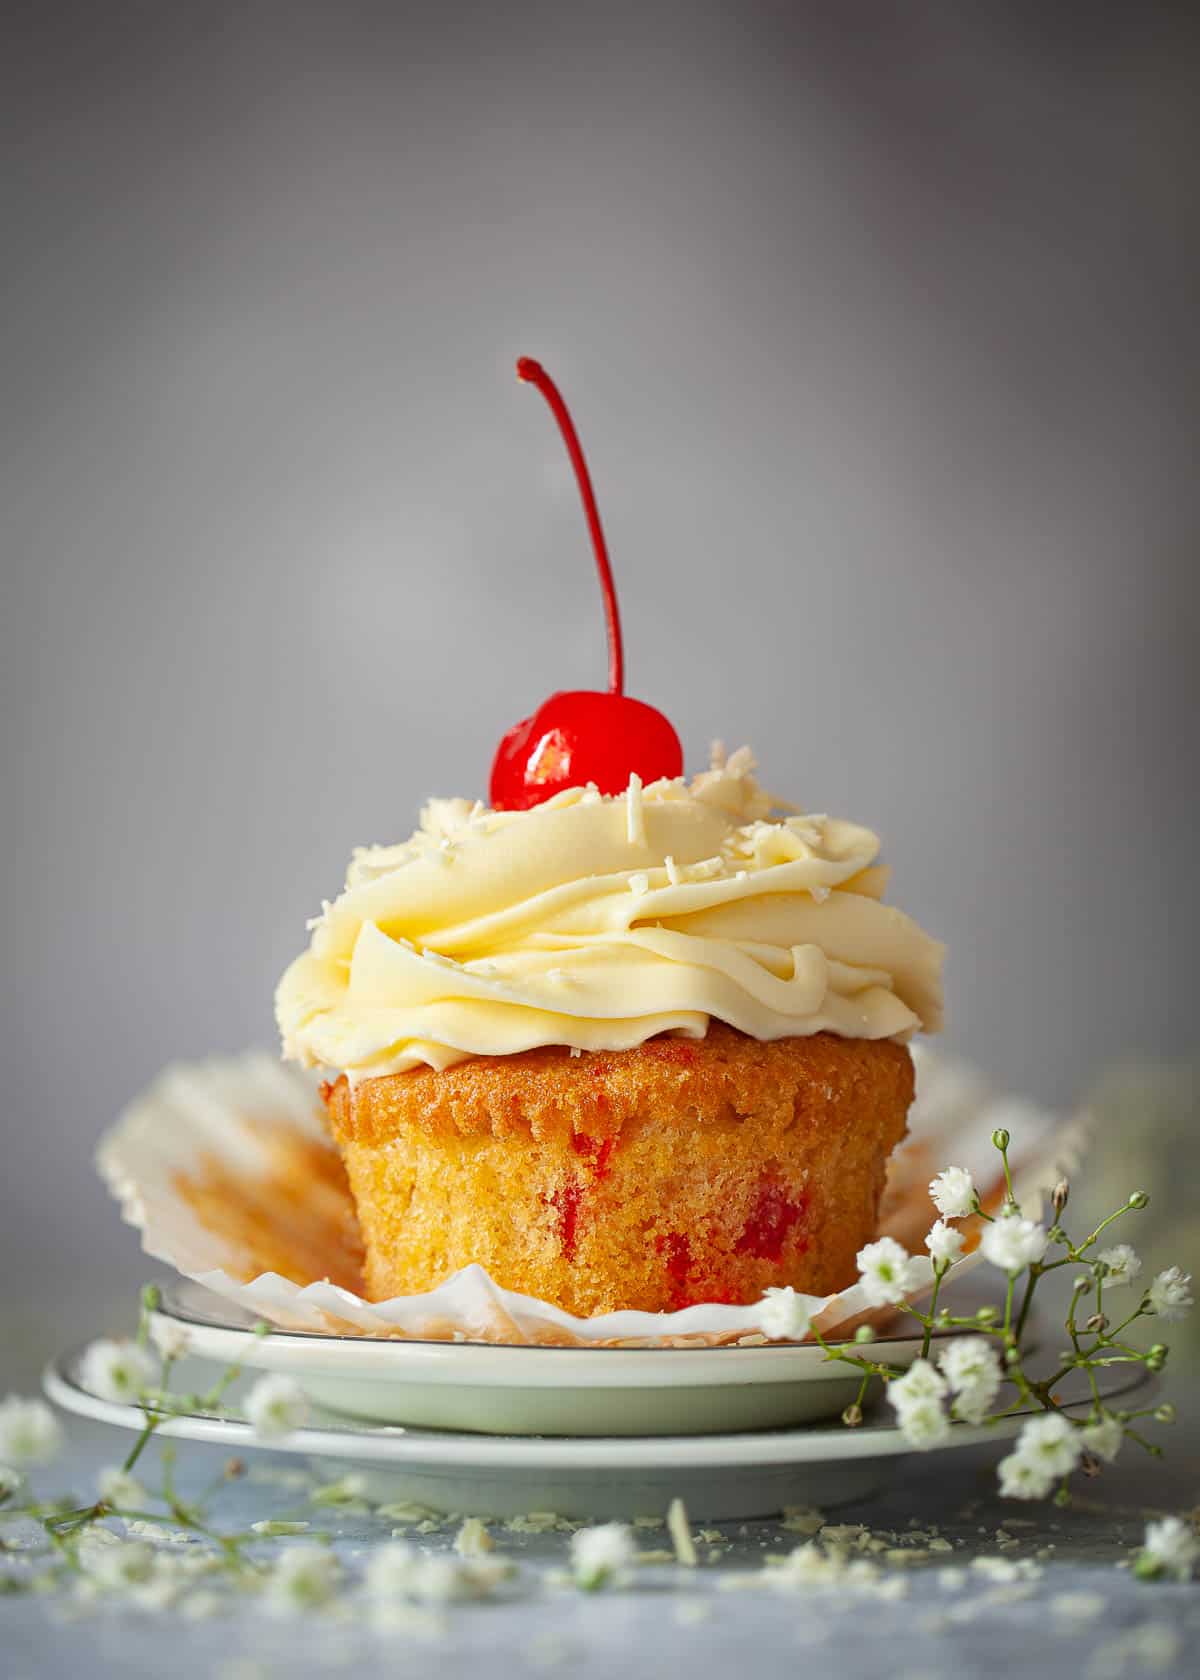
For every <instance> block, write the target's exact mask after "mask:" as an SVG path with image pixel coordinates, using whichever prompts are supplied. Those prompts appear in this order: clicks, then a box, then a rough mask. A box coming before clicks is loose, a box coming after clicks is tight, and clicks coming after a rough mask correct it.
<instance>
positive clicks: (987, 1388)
mask: <svg viewBox="0 0 1200 1680" xmlns="http://www.w3.org/2000/svg"><path fill="white" fill-rule="evenodd" d="M938 1364H939V1365H940V1366H941V1368H942V1375H943V1376H944V1377H945V1379H946V1381H947V1382H948V1383H949V1385H950V1388H951V1391H952V1392H953V1395H954V1415H955V1416H956V1417H960V1418H962V1419H963V1420H964V1421H965V1422H966V1423H982V1422H983V1420H984V1418H985V1417H986V1416H987V1415H988V1412H989V1411H990V1410H991V1408H992V1402H993V1400H994V1399H995V1398H996V1394H997V1392H998V1390H999V1388H1000V1382H1001V1370H1000V1358H999V1355H998V1354H997V1352H996V1349H995V1348H994V1347H993V1345H992V1343H991V1342H989V1341H988V1339H987V1337H986V1336H957V1337H956V1338H955V1339H954V1341H952V1342H950V1343H948V1344H947V1346H946V1347H944V1348H943V1349H942V1351H941V1353H940V1354H939V1355H938Z"/></svg>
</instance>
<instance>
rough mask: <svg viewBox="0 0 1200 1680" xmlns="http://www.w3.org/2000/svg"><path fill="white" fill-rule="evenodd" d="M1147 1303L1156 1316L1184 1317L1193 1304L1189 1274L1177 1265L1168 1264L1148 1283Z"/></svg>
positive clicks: (1168, 1317)
mask: <svg viewBox="0 0 1200 1680" xmlns="http://www.w3.org/2000/svg"><path fill="white" fill-rule="evenodd" d="M1147 1304H1148V1305H1149V1308H1150V1311H1151V1312H1152V1313H1154V1314H1155V1316H1156V1317H1158V1318H1165V1319H1173V1318H1183V1317H1185V1316H1186V1314H1187V1313H1189V1312H1190V1311H1191V1308H1192V1305H1193V1302H1192V1279H1191V1274H1190V1273H1189V1272H1183V1271H1180V1269H1179V1267H1178V1266H1168V1267H1167V1269H1166V1271H1165V1272H1159V1274H1158V1276H1157V1277H1156V1278H1155V1280H1154V1282H1153V1283H1152V1284H1151V1285H1150V1290H1149V1294H1148V1297H1147Z"/></svg>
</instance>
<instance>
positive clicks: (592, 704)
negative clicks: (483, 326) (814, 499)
mask: <svg viewBox="0 0 1200 1680" xmlns="http://www.w3.org/2000/svg"><path fill="white" fill-rule="evenodd" d="M517 377H518V379H523V380H527V381H528V382H529V383H530V384H531V385H536V386H537V388H538V390H539V391H540V392H541V393H542V395H543V396H544V397H545V399H546V401H547V402H548V403H549V404H550V408H551V410H552V412H553V414H554V418H555V419H556V420H557V421H558V425H559V430H560V431H561V432H562V435H563V441H564V443H565V444H566V446H567V454H568V455H569V456H570V457H571V465H572V466H573V467H574V469H575V477H576V479H577V480H578V482H579V494H580V496H581V497H582V498H583V510H584V513H585V514H586V515H587V522H588V529H589V531H590V532H591V535H592V548H593V551H594V552H595V556H596V569H597V571H598V572H599V573H600V588H601V591H602V593H603V595H604V612H605V618H606V620H607V624H608V693H607V694H601V693H594V692H591V691H589V690H581V689H571V690H568V691H566V692H564V693H561V694H552V695H551V696H550V698H549V700H545V701H543V702H542V704H541V705H540V706H539V707H538V709H537V711H536V712H534V714H533V716H532V717H527V718H522V720H521V722H520V723H518V724H515V725H514V726H513V728H512V729H510V730H509V732H508V734H507V735H505V737H504V739H503V740H502V741H501V743H500V745H499V747H498V749H497V751H496V758H495V761H494V763H493V765H492V783H491V800H492V805H493V806H494V807H495V809H496V810H498V811H527V810H528V809H529V807H530V806H531V805H540V804H541V802H542V801H543V800H544V799H549V798H550V797H551V796H552V795H553V794H556V793H560V792H561V791H562V790H563V788H569V787H581V786H583V785H585V784H586V783H588V782H594V783H595V785H596V786H597V787H598V788H599V790H600V792H601V793H623V792H624V791H625V789H626V788H627V787H628V786H629V778H630V775H631V774H635V773H636V774H637V775H638V776H640V777H641V779H642V781H643V782H655V781H658V780H659V778H660V777H663V776H680V775H682V774H683V748H682V747H681V746H680V744H679V737H678V735H677V734H676V733H675V731H674V729H673V728H672V727H671V725H670V723H668V721H667V719H666V718H665V717H664V716H663V714H662V713H661V712H660V711H656V710H655V708H654V707H653V706H647V705H646V704H645V702H644V701H642V700H632V699H630V697H629V696H628V695H627V694H625V693H624V692H623V689H624V679H625V664H624V652H623V649H622V645H621V616H620V613H619V611H618V609H617V591H616V588H615V586H614V584H613V576H612V567H611V566H610V565H609V561H608V548H607V546H606V545H605V541H604V531H603V528H602V526H601V524H600V514H599V510H598V509H597V507H596V498H595V495H594V494H593V492H592V481H591V477H590V475H589V473H588V469H587V462H586V461H585V460H584V458H583V450H582V449H581V448H580V445H579V438H578V435H577V434H576V431H575V426H574V423H573V422H572V420H571V416H570V414H569V413H568V411H567V405H566V403H565V402H564V401H563V399H562V396H561V395H560V393H559V390H558V387H557V386H556V385H555V383H554V381H553V380H552V379H551V378H550V375H549V374H548V373H547V372H546V370H545V369H544V368H543V367H542V366H541V364H540V363H539V362H535V361H533V360H532V359H531V358H530V357H528V356H522V357H521V359H520V360H519V361H518V363H517Z"/></svg>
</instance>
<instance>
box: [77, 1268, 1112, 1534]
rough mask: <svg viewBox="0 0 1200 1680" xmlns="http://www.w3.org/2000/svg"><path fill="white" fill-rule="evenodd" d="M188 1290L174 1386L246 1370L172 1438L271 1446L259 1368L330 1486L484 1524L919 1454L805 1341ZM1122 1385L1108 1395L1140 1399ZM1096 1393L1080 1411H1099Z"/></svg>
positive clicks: (901, 1349) (823, 1498) (129, 1418)
mask: <svg viewBox="0 0 1200 1680" xmlns="http://www.w3.org/2000/svg"><path fill="white" fill-rule="evenodd" d="M253 1324H254V1321H253V1320H252V1319H251V1318H250V1316H249V1315H248V1314H246V1313H244V1312H242V1311H241V1309H239V1308H238V1307H236V1306H233V1305H231V1304H230V1303H228V1302H226V1301H223V1300H221V1299H220V1298H219V1297H217V1296H215V1295H212V1294H210V1293H209V1292H208V1291H207V1290H204V1289H202V1288H201V1287H200V1286H199V1285H197V1284H194V1283H187V1282H181V1281H173V1282H170V1283H166V1284H164V1286H163V1298H162V1306H161V1309H160V1311H159V1313H158V1314H157V1315H156V1324H155V1330H156V1333H163V1332H167V1331H170V1332H172V1333H176V1332H180V1331H182V1332H183V1333H184V1334H185V1335H186V1338H187V1344H188V1349H189V1351H188V1355H187V1358H186V1359H185V1360H184V1361H183V1362H182V1364H181V1366H180V1368H179V1375H178V1381H177V1385H176V1386H177V1387H178V1389H179V1391H180V1392H188V1391H192V1390H195V1391H198V1392H202V1391H203V1390H204V1388H205V1387H207V1386H209V1385H210V1384H211V1383H212V1381H213V1379H214V1377H215V1375H217V1374H218V1373H219V1371H220V1370H222V1369H224V1368H225V1367H227V1366H229V1365H231V1364H239V1365H241V1366H242V1367H243V1368H244V1370H245V1371H246V1373H247V1375H246V1376H244V1377H243V1378H242V1379H241V1383H240V1384H239V1385H237V1386H235V1387H233V1388H232V1389H230V1391H229V1394H228V1396H227V1398H228V1400H229V1403H230V1404H229V1408H228V1409H227V1410H226V1409H222V1411H221V1412H220V1413H212V1412H201V1411H196V1412H192V1413H189V1414H187V1415H184V1416H180V1417H174V1418H172V1419H171V1420H170V1421H169V1422H167V1423H165V1424H164V1425H163V1426H162V1433H163V1434H164V1435H170V1436H175V1437H177V1438H183V1439H187V1440H194V1441H207V1442H212V1443H215V1444H219V1445H222V1446H224V1447H225V1448H226V1449H230V1448H232V1449H235V1450H237V1451H239V1452H244V1451H246V1450H247V1449H249V1448H253V1447H255V1446H259V1445H261V1443H259V1442H257V1441H256V1439H255V1437H254V1434H253V1431H252V1430H251V1428H250V1426H249V1424H247V1423H246V1422H244V1421H243V1420H242V1419H241V1417H240V1416H239V1415H238V1411H237V1404H238V1397H239V1392H242V1391H244V1388H245V1385H246V1383H247V1382H248V1381H249V1380H251V1376H250V1373H254V1374H255V1375H257V1374H259V1373H261V1372H263V1371H272V1372H277V1373H284V1374H286V1375H288V1376H291V1377H294V1378H295V1379H296V1381H297V1382H299V1383H300V1384H301V1385H302V1387H303V1388H304V1389H305V1390H306V1392H307V1393H308V1394H309V1395H310V1397H311V1398H312V1400H313V1401H314V1403H315V1410H314V1417H313V1427H310V1428H306V1429H304V1430H302V1431H300V1432H299V1433H297V1434H295V1435H293V1436H291V1437H289V1438H288V1440H287V1441H285V1442H283V1443H280V1444H279V1445H278V1446H276V1447H275V1449H274V1450H276V1451H287V1452H292V1453H301V1454H304V1455H306V1456H307V1457H309V1458H310V1459H311V1460H312V1461H313V1462H314V1465H315V1466H316V1467H317V1468H318V1469H323V1470H324V1471H325V1472H326V1473H327V1474H329V1475H342V1474H344V1473H345V1471H346V1470H347V1469H348V1468H358V1469H361V1470H363V1471H364V1472H366V1474H367V1476H368V1479H369V1486H370V1490H371V1494H372V1496H373V1497H375V1498H378V1499H381V1500H382V1499H389V1500H396V1499H403V1500H407V1501H411V1502H413V1503H416V1504H421V1505H425V1506H428V1507H429V1508H430V1509H431V1510H435V1511H442V1512H449V1511H457V1512H467V1513H470V1514H472V1515H476V1516H481V1517H502V1518H503V1517H512V1516H516V1515H519V1514H521V1513H523V1512H529V1511H555V1512H557V1513H558V1514H559V1515H561V1516H566V1517H578V1518H608V1517H626V1518H628V1517H632V1516H635V1515H642V1514H645V1515H660V1514H662V1513H663V1512H664V1511H665V1510H666V1507H667V1505H668V1504H669V1502H670V1501H671V1500H672V1499H673V1498H676V1497H681V1498H683V1499H684V1500H685V1501H686V1503H687V1506H688V1510H689V1512H690V1513H691V1515H692V1516H693V1517H694V1518H696V1519H698V1520H707V1521H722V1520H733V1519H739V1518H746V1517H756V1516H770V1515H773V1514H775V1513H777V1512H779V1511H780V1510H781V1509H782V1508H783V1507H784V1506H789V1505H820V1506H822V1507H825V1508H829V1507H832V1506H835V1505H837V1504H838V1503H840V1502H843V1501H847V1500H851V1499H859V1498H863V1497H865V1496H866V1495H868V1494H869V1493H870V1492H872V1491H873V1490H874V1488H876V1487H877V1486H878V1485H879V1483H880V1482H881V1480H882V1479H883V1477H884V1475H885V1474H886V1473H887V1472H888V1470H889V1468H890V1467H891V1466H893V1465H895V1464H896V1463H897V1461H898V1460H899V1459H900V1458H901V1457H902V1456H903V1455H904V1454H906V1453H907V1452H908V1451H910V1449H909V1448H908V1446H907V1444H906V1442H905V1440H904V1437H903V1436H902V1435H901V1434H900V1432H899V1431H898V1430H897V1429H896V1428H895V1426H894V1424H893V1423H892V1422H891V1421H890V1414H889V1413H887V1412H886V1410H883V1411H881V1412H880V1413H879V1414H878V1415H875V1416H872V1415H868V1418H867V1421H866V1422H865V1423H864V1424H862V1425H860V1426H859V1427H857V1428H854V1429H848V1428H847V1427H846V1426H845V1425H844V1424H843V1423H842V1422H841V1420H840V1414H841V1411H842V1409H843V1408H844V1407H845V1406H846V1405H847V1404H848V1403H849V1401H851V1400H852V1399H853V1398H854V1396H855V1393H856V1391H857V1386H858V1384H857V1377H856V1376H855V1374H854V1373H853V1372H852V1371H850V1370H849V1369H848V1368H846V1367H842V1366H839V1365H837V1364H830V1363H829V1362H828V1361H827V1360H826V1358H825V1355H824V1354H823V1352H822V1351H821V1349H820V1348H818V1347H813V1346H799V1347H796V1346H759V1347H732V1346H731V1347H711V1348H694V1347H693V1348H686V1347H685V1348H677V1347H665V1348H650V1347H647V1348H603V1347H601V1348H588V1347H584V1348H580V1347H537V1346H515V1347H513V1346H491V1345H486V1344H480V1343H470V1342H459V1343H455V1342H449V1343H447V1342H420V1341H409V1340H387V1339H372V1338H369V1337H363V1336H335V1335H324V1334H320V1333H318V1332H314V1331H300V1332H286V1331H275V1332H272V1334H271V1335H269V1336H266V1337H263V1336H261V1335H256V1334H255V1332H254V1328H253ZM920 1348H921V1343H920V1340H919V1339H918V1338H914V1337H913V1336H911V1335H908V1334H905V1333H903V1332H901V1333H899V1334H895V1335H893V1336H890V1337H885V1338H881V1339H880V1340H879V1341H878V1342H876V1343H875V1344H874V1348H873V1351H874V1352H875V1353H876V1354H877V1356H878V1357H880V1358H883V1359H886V1360H887V1361H888V1362H889V1363H891V1364H894V1365H906V1364H908V1363H910V1362H911V1361H912V1360H913V1359H914V1358H915V1357H916V1356H917V1354H918V1353H919V1352H920ZM80 1364H81V1358H80V1355H79V1354H75V1355H67V1356H64V1357H63V1358H61V1359H60V1360H58V1361H56V1363H55V1364H54V1365H53V1366H52V1367H51V1368H50V1370H49V1371H48V1372H47V1373H46V1379H45V1386H46V1391H47V1393H48V1394H49V1396H50V1398H51V1399H52V1400H54V1401H56V1402H57V1403H58V1404H59V1405H60V1406H63V1407H64V1408H66V1409H67V1410H68V1411H73V1412H77V1413H80V1414H82V1415H83V1416H86V1417H91V1418H96V1419H99V1420H101V1421H103V1422H107V1423H112V1424H116V1425H119V1426H122V1427H125V1428H129V1429H140V1428H141V1426H142V1423H143V1421H144V1420H143V1417H142V1414H141V1412H140V1410H139V1409H138V1408H137V1407H135V1406H125V1405H120V1404H116V1403H114V1402H112V1401H109V1400H105V1399H103V1398H100V1397H99V1396H97V1395H95V1394H92V1393H89V1392H88V1390H87V1388H86V1386H85V1385H84V1383H83V1381H82V1379H81V1373H80ZM1135 1387H1136V1385H1135V1384H1130V1383H1129V1382H1128V1380H1127V1379H1126V1383H1125V1386H1124V1387H1121V1386H1120V1385H1119V1380H1114V1381H1113V1382H1112V1384H1111V1386H1110V1388H1109V1390H1108V1392H1107V1394H1106V1398H1115V1397H1116V1395H1117V1394H1122V1395H1124V1394H1126V1393H1132V1392H1134V1389H1135ZM1089 1403H1090V1402H1089V1400H1088V1398H1087V1397H1086V1396H1084V1397H1081V1400H1080V1405H1081V1406H1084V1407H1086V1406H1087V1405H1088V1404H1089ZM1022 1421H1023V1418H1022V1415H1021V1414H1020V1413H1014V1414H1013V1415H1012V1416H1011V1417H1009V1418H1007V1419H1005V1420H1004V1422H1003V1423H1001V1424H998V1425H992V1426H990V1427H986V1428H971V1427H968V1426H967V1425H965V1424H954V1425H953V1427H952V1428H951V1430H950V1435H949V1438H948V1442H947V1444H946V1446H945V1447H943V1448H940V1449H938V1450H939V1451H953V1450H956V1449H959V1448H962V1447H968V1446H973V1445H976V1444H978V1443H980V1442H983V1441H996V1442H999V1441H1002V1440H1004V1439H1007V1438H1008V1437H1009V1436H1011V1435H1013V1434H1015V1432H1016V1431H1017V1429H1019V1427H1020V1425H1021V1422H1022Z"/></svg>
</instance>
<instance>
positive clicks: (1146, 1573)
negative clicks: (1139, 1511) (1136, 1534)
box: [1134, 1517, 1200, 1581]
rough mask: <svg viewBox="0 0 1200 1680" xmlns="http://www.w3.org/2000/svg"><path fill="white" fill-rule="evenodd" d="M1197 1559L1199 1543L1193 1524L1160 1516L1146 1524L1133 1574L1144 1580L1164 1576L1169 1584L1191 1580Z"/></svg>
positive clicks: (1175, 1518) (1199, 1548) (1199, 1550)
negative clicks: (1144, 1536) (1158, 1518)
mask: <svg viewBox="0 0 1200 1680" xmlns="http://www.w3.org/2000/svg"><path fill="white" fill-rule="evenodd" d="M1198 1558H1200V1541H1198V1540H1197V1539H1196V1531H1195V1529H1194V1528H1193V1527H1192V1525H1191V1524H1190V1523H1187V1522H1184V1520H1183V1519H1182V1517H1163V1518H1161V1519H1160V1520H1159V1521H1158V1522H1148V1523H1147V1524H1146V1538H1145V1540H1144V1541H1143V1543H1142V1549H1141V1551H1140V1552H1139V1553H1138V1557H1137V1562H1136V1563H1135V1564H1134V1572H1135V1574H1137V1575H1140V1576H1142V1577H1143V1579H1145V1580H1155V1579H1158V1578H1160V1577H1162V1576H1166V1577H1167V1579H1169V1580H1172V1581H1190V1580H1191V1578H1192V1571H1193V1570H1194V1569H1195V1567H1196V1560H1197V1559H1198Z"/></svg>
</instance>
